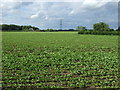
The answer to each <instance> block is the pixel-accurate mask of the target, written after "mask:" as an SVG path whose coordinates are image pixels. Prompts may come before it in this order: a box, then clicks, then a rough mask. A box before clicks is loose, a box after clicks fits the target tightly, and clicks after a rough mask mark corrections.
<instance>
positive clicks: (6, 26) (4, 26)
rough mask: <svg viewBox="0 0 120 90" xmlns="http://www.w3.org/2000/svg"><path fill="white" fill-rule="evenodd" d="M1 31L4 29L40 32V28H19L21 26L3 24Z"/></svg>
mask: <svg viewBox="0 0 120 90" xmlns="http://www.w3.org/2000/svg"><path fill="white" fill-rule="evenodd" d="M0 27H2V28H0V29H2V31H36V30H39V28H37V27H34V26H30V25H29V26H19V25H14V24H10V25H8V24H2V25H0Z"/></svg>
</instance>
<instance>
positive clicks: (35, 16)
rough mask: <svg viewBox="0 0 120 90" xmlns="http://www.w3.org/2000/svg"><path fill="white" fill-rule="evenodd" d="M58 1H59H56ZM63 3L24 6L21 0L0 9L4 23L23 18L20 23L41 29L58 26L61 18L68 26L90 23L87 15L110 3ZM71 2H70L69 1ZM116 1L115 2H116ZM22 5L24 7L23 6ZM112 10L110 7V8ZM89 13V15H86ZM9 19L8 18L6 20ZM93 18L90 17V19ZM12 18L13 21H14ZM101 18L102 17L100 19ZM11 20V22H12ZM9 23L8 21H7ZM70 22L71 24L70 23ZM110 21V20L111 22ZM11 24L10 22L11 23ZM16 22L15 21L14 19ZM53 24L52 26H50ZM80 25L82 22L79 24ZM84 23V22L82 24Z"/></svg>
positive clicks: (94, 0)
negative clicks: (67, 22) (37, 26)
mask: <svg viewBox="0 0 120 90" xmlns="http://www.w3.org/2000/svg"><path fill="white" fill-rule="evenodd" d="M58 1H59V0H58ZM62 1H63V2H61V1H60V2H59V3H58V2H36V1H35V0H34V1H33V3H31V4H30V5H28V4H27V3H28V2H26V4H25V5H24V3H23V2H22V0H21V1H20V2H19V1H18V0H10V2H8V0H5V1H4V2H3V3H2V4H1V6H0V7H2V9H3V14H5V15H7V16H5V15H4V19H5V18H6V21H7V20H8V19H10V17H12V18H13V16H14V18H19V19H21V18H25V19H24V20H23V19H21V20H23V21H22V22H21V23H23V24H24V21H25V20H26V23H28V24H34V25H37V24H38V25H42V26H43V27H47V26H50V25H51V26H52V25H56V24H59V20H60V19H61V18H62V19H63V21H65V20H66V21H67V20H68V21H69V25H70V24H71V25H72V23H73V24H75V23H79V22H81V21H80V20H82V19H87V20H85V23H86V22H87V23H90V22H91V21H92V19H90V20H91V21H90V20H88V17H87V18H86V17H85V16H87V14H88V16H89V13H91V12H93V11H98V10H99V9H101V8H102V7H104V6H105V5H106V4H107V3H108V2H112V1H111V0H106V1H105V0H76V1H78V2H77V3H76V2H75V1H73V2H67V0H62ZM70 1H72V0H70ZM116 1H117V0H116ZM23 5H24V6H23ZM111 8H112V7H111ZM88 12H89V13H88ZM8 17H9V18H8ZM94 17H95V16H94V15H92V16H91V18H94ZM14 18H13V19H14ZM101 18H103V17H101ZM13 19H11V20H13ZM9 21H10V20H9ZM70 21H71V22H70ZM73 21H74V22H73ZM111 21H112V20H111ZM11 22H12V21H11ZM16 22H17V19H16ZM52 23H54V24H52ZM81 23H82V22H81ZM83 23H84V22H83Z"/></svg>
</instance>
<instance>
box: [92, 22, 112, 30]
mask: <svg viewBox="0 0 120 90" xmlns="http://www.w3.org/2000/svg"><path fill="white" fill-rule="evenodd" d="M93 29H94V30H95V31H110V28H109V25H108V24H106V23H104V22H99V23H96V24H94V25H93Z"/></svg>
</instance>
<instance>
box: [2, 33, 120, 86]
mask: <svg viewBox="0 0 120 90" xmlns="http://www.w3.org/2000/svg"><path fill="white" fill-rule="evenodd" d="M2 37H3V41H2V46H3V47H2V65H3V66H2V68H3V71H2V72H3V73H2V76H3V77H2V85H3V87H4V88H16V87H17V88H22V87H26V88H27V87H31V88H32V87H34V88H119V85H118V84H119V82H118V77H119V76H120V75H119V73H118V66H119V62H118V37H117V36H105V35H98V36H97V35H78V34H77V33H76V32H74V33H73V32H69V33H68V32H66V33H64V32H55V33H53V32H51V33H50V32H40V33H38V32H37V33H36V32H3V33H2Z"/></svg>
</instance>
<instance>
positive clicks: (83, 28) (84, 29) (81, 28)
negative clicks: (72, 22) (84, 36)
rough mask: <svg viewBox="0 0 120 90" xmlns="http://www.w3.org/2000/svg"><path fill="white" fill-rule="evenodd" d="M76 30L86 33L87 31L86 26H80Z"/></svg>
mask: <svg viewBox="0 0 120 90" xmlns="http://www.w3.org/2000/svg"><path fill="white" fill-rule="evenodd" d="M76 30H78V31H80V30H83V31H86V30H87V29H86V27H84V26H78V27H77V28H76Z"/></svg>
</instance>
